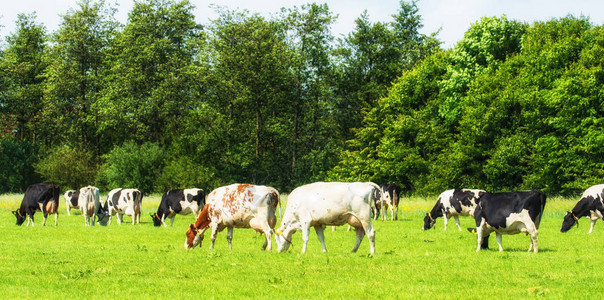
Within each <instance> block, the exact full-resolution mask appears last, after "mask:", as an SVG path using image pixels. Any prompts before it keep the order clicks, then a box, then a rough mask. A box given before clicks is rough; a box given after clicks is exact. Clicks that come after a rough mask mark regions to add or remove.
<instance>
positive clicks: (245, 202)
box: [185, 184, 279, 250]
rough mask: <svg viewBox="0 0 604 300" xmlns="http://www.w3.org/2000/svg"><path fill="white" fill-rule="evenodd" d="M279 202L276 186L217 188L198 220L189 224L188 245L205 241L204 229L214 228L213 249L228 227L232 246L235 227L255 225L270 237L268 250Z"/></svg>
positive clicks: (252, 226)
mask: <svg viewBox="0 0 604 300" xmlns="http://www.w3.org/2000/svg"><path fill="white" fill-rule="evenodd" d="M278 203H279V192H277V190H276V189H274V188H272V187H267V186H260V185H251V184H232V185H229V186H223V187H220V188H217V189H215V190H213V191H212V192H211V193H210V194H209V195H208V197H207V199H206V205H205V206H204V208H203V210H202V211H201V213H200V214H199V217H198V218H197V221H196V222H195V224H191V225H190V226H189V230H187V240H186V241H185V248H186V249H191V248H194V247H195V246H197V245H199V244H201V241H202V240H203V234H204V232H205V231H206V230H207V229H208V228H211V229H212V234H211V237H210V239H211V241H212V244H211V245H210V249H212V248H214V242H215V240H216V236H217V234H218V232H220V231H222V230H224V228H228V232H227V240H228V242H229V249H231V248H232V244H231V241H232V238H233V228H252V229H254V230H256V231H258V232H261V233H264V235H265V237H266V240H265V242H264V245H263V246H262V249H266V247H267V245H268V250H271V247H272V245H271V238H272V233H273V228H274V227H275V223H276V222H277V217H276V216H275V209H276V207H277V204H278Z"/></svg>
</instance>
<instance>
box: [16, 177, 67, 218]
mask: <svg viewBox="0 0 604 300" xmlns="http://www.w3.org/2000/svg"><path fill="white" fill-rule="evenodd" d="M60 194H61V192H60V190H59V187H58V186H57V185H55V184H52V183H36V184H32V185H30V186H28V187H27V190H25V195H24V196H23V200H22V201H21V206H20V207H19V209H17V210H15V211H13V215H15V217H16V218H17V225H19V226H20V225H22V224H23V222H25V218H26V217H27V226H29V223H30V222H31V226H34V214H35V213H36V211H41V212H42V213H43V214H44V221H43V222H42V226H44V225H46V218H47V217H48V215H49V214H54V215H55V226H57V224H58V220H59V210H58V209H59V195H60Z"/></svg>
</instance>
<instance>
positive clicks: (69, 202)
mask: <svg viewBox="0 0 604 300" xmlns="http://www.w3.org/2000/svg"><path fill="white" fill-rule="evenodd" d="M78 197H80V191H76V190H69V191H67V192H65V194H63V198H65V208H66V209H67V215H68V216H71V209H72V208H76V209H78V208H79V206H78Z"/></svg>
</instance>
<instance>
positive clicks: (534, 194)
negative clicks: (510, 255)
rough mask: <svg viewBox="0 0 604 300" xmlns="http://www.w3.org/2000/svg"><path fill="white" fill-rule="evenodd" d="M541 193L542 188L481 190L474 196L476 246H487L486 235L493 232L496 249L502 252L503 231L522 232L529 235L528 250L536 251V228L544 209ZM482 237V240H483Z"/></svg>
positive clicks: (543, 195)
mask: <svg viewBox="0 0 604 300" xmlns="http://www.w3.org/2000/svg"><path fill="white" fill-rule="evenodd" d="M545 198H546V197H545V193H543V192H542V191H537V190H534V191H524V192H505V193H485V194H484V195H482V196H481V197H480V199H478V204H477V205H476V209H475V210H474V219H475V220H476V234H477V240H478V247H477V248H476V252H478V251H480V249H481V248H483V249H484V248H488V237H489V234H491V232H495V234H496V238H497V244H499V251H503V247H502V245H501V236H502V235H503V234H517V233H520V232H523V233H526V234H527V235H530V237H531V244H530V247H529V251H531V249H534V252H535V253H537V252H538V251H539V250H538V249H539V248H538V239H537V235H538V232H537V229H539V223H540V222H541V216H542V215H543V209H544V208H545ZM485 237H486V239H485Z"/></svg>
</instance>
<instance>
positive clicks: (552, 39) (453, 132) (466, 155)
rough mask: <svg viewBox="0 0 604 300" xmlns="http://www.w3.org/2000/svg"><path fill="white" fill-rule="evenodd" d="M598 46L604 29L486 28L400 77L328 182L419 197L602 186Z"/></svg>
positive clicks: (562, 24)
mask: <svg viewBox="0 0 604 300" xmlns="http://www.w3.org/2000/svg"><path fill="white" fill-rule="evenodd" d="M603 42H604V30H603V29H602V27H598V26H593V25H592V24H590V22H589V21H588V20H586V19H584V18H574V17H570V16H569V17H566V18H563V19H560V20H552V21H548V22H543V23H535V24H534V25H532V26H527V25H525V24H521V23H517V22H513V21H508V20H507V18H505V17H502V18H484V19H482V20H481V22H479V23H476V24H474V25H472V28H471V29H470V30H469V31H468V32H467V33H466V35H465V37H464V39H463V40H462V41H460V42H459V44H458V45H457V46H456V47H455V49H453V50H451V51H448V52H447V53H445V54H444V55H441V54H437V55H434V56H432V57H431V58H428V59H426V60H424V61H423V62H422V63H420V64H419V65H418V66H417V67H416V68H415V69H414V70H413V71H411V72H406V73H404V74H403V76H401V78H400V79H399V80H398V81H397V82H396V83H395V84H394V86H393V87H392V88H391V89H390V92H389V94H388V97H387V98H384V99H383V100H381V101H380V102H379V105H378V107H376V108H375V109H374V110H373V111H372V112H371V113H369V114H368V115H367V116H366V117H365V119H364V122H363V125H364V126H363V127H362V128H360V129H359V130H357V131H356V136H355V139H353V140H351V141H350V142H349V145H351V147H350V149H351V150H349V151H348V152H345V153H344V154H343V156H342V157H343V159H342V162H341V163H340V165H339V166H337V167H336V168H335V169H334V173H333V174H335V175H337V176H333V177H334V178H346V179H352V178H359V177H360V178H366V179H371V180H376V181H382V182H383V181H398V182H401V183H403V184H405V185H407V187H408V188H409V189H415V190H416V191H417V192H421V193H426V192H428V193H429V192H431V191H435V190H443V189H447V188H453V187H469V188H471V187H475V188H483V189H487V190H490V191H502V190H514V189H543V190H545V191H547V192H548V193H554V194H558V193H560V194H574V193H577V192H579V191H581V190H583V189H585V188H586V187H588V186H589V185H592V184H595V183H600V182H602V179H603V178H604V172H603V171H602V170H603V168H602V167H603V165H602V161H601V157H602V155H603V154H604V153H603V152H602V151H603V150H602V149H603V148H602V147H601V145H602V141H603V140H604V138H603V135H602V133H603V132H602V130H601V129H600V127H599V126H598V125H600V124H601V123H602V118H601V116H602V113H603V109H604V105H603V103H604V102H603V101H602V95H603V94H604V93H603V90H602V86H603V85H602V76H601V74H602V71H601V70H602V68H603V67H604V65H603V64H602V62H603V61H602V59H601V57H600V56H599V54H601V53H602V49H604V48H603V47H602V46H603V45H604V43H603ZM439 56H440V61H439V60H437V59H438V57H439ZM431 65H432V66H438V68H433V67H429V66H431ZM451 105H453V106H451ZM443 109H444V110H443ZM363 174H364V175H363Z"/></svg>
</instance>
